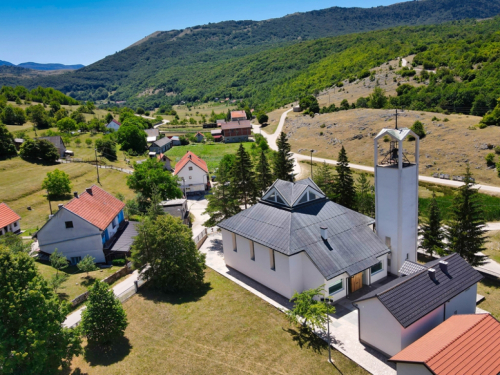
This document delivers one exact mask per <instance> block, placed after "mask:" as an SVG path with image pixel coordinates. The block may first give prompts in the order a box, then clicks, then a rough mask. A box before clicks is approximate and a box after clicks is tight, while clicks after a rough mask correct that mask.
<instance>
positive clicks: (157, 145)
mask: <svg viewBox="0 0 500 375" xmlns="http://www.w3.org/2000/svg"><path fill="white" fill-rule="evenodd" d="M172 146H173V143H172V140H171V139H170V138H168V137H164V138H160V139H158V140H156V141H154V142H152V143H151V144H150V145H149V154H150V155H157V154H164V153H165V152H167V151H168V150H170V149H171V148H172Z"/></svg>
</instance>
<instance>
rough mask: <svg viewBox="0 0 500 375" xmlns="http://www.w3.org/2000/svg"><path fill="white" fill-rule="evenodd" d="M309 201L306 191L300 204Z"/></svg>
mask: <svg viewBox="0 0 500 375" xmlns="http://www.w3.org/2000/svg"><path fill="white" fill-rule="evenodd" d="M306 202H307V193H305V194H304V195H303V196H302V198H300V201H299V204H301V203H306Z"/></svg>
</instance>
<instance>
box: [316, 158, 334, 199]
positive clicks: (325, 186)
mask: <svg viewBox="0 0 500 375" xmlns="http://www.w3.org/2000/svg"><path fill="white" fill-rule="evenodd" d="M314 182H315V183H316V185H318V187H319V188H320V189H321V190H322V191H323V193H325V195H326V196H327V197H328V198H330V199H332V198H333V190H332V187H333V185H332V184H333V176H332V170H331V167H330V166H329V165H328V164H326V162H323V164H321V165H320V166H319V168H318V171H317V172H316V174H315V176H314Z"/></svg>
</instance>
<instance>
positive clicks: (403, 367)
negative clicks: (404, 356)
mask: <svg viewBox="0 0 500 375" xmlns="http://www.w3.org/2000/svg"><path fill="white" fill-rule="evenodd" d="M396 369H397V372H398V375H432V372H430V371H429V370H428V369H427V367H425V365H423V364H420V363H404V362H398V363H397V365H396Z"/></svg>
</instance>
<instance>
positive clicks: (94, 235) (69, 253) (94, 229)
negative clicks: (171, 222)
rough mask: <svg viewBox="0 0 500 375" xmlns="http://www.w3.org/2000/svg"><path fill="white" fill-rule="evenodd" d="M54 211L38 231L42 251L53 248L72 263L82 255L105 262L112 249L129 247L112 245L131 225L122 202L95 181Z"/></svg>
mask: <svg viewBox="0 0 500 375" xmlns="http://www.w3.org/2000/svg"><path fill="white" fill-rule="evenodd" d="M74 194H75V197H74V198H73V199H72V200H71V201H69V202H68V203H66V204H65V205H62V204H61V205H59V211H57V212H56V213H55V214H54V215H53V216H52V217H51V218H50V219H49V221H47V222H46V223H45V225H44V226H43V227H42V228H41V229H40V230H39V231H38V232H37V234H36V237H37V239H38V246H39V249H40V251H41V252H43V253H46V254H52V253H53V252H54V250H55V249H58V250H59V251H60V252H62V253H63V254H64V255H65V256H66V258H68V260H69V261H70V262H71V263H72V264H76V263H78V262H79V261H80V260H81V259H82V258H83V257H84V256H85V255H87V254H89V255H91V256H92V257H94V258H95V262H96V263H104V262H105V261H106V258H107V257H108V259H109V258H110V257H111V258H112V257H113V255H116V254H111V252H113V251H115V250H118V251H121V252H122V253H126V252H128V251H129V249H130V247H129V248H122V249H113V246H112V245H113V244H114V243H116V241H117V240H118V238H117V237H119V236H121V235H123V234H124V233H125V234H127V233H128V232H129V231H130V230H131V229H132V228H128V231H127V227H133V226H134V225H128V222H126V221H125V220H124V214H123V208H124V207H125V203H123V202H121V201H120V200H119V199H117V198H115V197H114V196H112V195H111V194H109V193H107V192H106V191H104V190H103V189H101V188H100V187H98V186H96V185H94V186H92V187H91V188H87V189H85V192H83V193H82V194H80V195H78V193H74Z"/></svg>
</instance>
